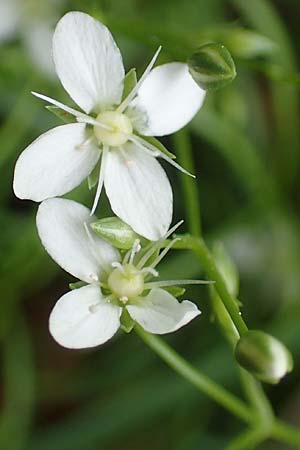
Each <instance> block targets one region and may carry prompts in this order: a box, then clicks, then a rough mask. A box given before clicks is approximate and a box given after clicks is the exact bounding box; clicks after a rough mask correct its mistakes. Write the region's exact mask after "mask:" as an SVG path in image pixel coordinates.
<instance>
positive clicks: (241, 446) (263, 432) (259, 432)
mask: <svg viewBox="0 0 300 450" xmlns="http://www.w3.org/2000/svg"><path fill="white" fill-rule="evenodd" d="M268 437H269V430H267V429H266V428H265V427H261V428H253V429H252V428H250V429H248V430H246V431H244V432H243V433H241V434H239V435H238V436H237V437H236V438H235V439H234V440H233V441H232V442H231V443H230V444H229V445H228V446H227V447H226V449H225V450H246V449H248V450H249V449H253V448H256V447H255V446H256V445H258V444H260V443H261V442H262V441H264V440H265V439H267V438H268Z"/></svg>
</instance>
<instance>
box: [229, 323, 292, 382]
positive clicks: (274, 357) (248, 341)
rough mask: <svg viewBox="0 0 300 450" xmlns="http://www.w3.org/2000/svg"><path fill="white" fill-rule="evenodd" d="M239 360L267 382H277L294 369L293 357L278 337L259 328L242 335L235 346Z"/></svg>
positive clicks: (243, 365)
mask: <svg viewBox="0 0 300 450" xmlns="http://www.w3.org/2000/svg"><path fill="white" fill-rule="evenodd" d="M235 358H236V360H237V362H238V363H239V364H240V366H242V367H243V368H244V369H246V370H248V372H250V373H252V375H254V376H255V377H256V378H258V379H259V380H261V381H264V382H265V383H270V384H277V383H278V382H279V381H280V380H281V378H283V377H284V376H285V375H286V374H287V373H289V372H291V371H292V370H293V365H294V363H293V357H292V355H291V353H290V352H289V350H288V349H287V348H286V347H285V345H283V344H282V342H280V341H279V340H278V339H276V338H274V337H273V336H271V335H269V334H267V333H264V332H263V331H259V330H249V331H247V332H246V333H245V334H243V335H242V337H241V338H240V340H239V341H238V343H237V345H236V348H235Z"/></svg>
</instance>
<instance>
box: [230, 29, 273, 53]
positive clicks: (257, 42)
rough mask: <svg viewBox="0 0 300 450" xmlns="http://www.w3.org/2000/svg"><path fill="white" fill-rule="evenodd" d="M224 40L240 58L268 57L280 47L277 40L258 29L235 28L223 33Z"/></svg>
mask: <svg viewBox="0 0 300 450" xmlns="http://www.w3.org/2000/svg"><path fill="white" fill-rule="evenodd" d="M222 40H223V42H224V43H225V44H226V45H227V47H228V48H229V49H230V51H231V53H232V54H233V55H234V56H236V57H238V58H245V59H250V58H257V57H260V56H263V57H266V56H270V55H272V54H274V53H275V52H276V51H277V49H278V47H277V46H276V44H275V42H273V41H272V40H271V39H269V38H268V37H266V36H263V35H262V34H259V33H257V32H256V31H252V30H247V29H245V28H235V29H231V30H229V31H227V32H225V33H224V34H223V35H222Z"/></svg>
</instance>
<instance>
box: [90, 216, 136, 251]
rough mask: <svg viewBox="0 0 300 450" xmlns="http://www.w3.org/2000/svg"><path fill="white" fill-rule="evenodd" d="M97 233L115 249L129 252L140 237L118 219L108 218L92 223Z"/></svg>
mask: <svg viewBox="0 0 300 450" xmlns="http://www.w3.org/2000/svg"><path fill="white" fill-rule="evenodd" d="M91 228H92V229H93V230H94V231H95V233H96V234H97V235H98V236H100V237H102V238H103V239H105V240H106V241H108V242H109V243H110V244H112V245H113V246H114V247H117V248H120V249H122V250H129V249H130V248H131V247H132V246H133V244H134V242H135V241H136V239H140V236H139V235H138V234H137V233H135V232H134V231H133V229H132V228H131V227H130V226H129V225H127V223H125V222H123V221H122V220H121V219H119V218H118V217H106V218H104V219H100V220H97V222H93V223H91Z"/></svg>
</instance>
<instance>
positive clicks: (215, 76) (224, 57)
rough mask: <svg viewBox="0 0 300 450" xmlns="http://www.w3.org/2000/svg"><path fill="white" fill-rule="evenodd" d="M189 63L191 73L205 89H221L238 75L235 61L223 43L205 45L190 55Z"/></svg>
mask: <svg viewBox="0 0 300 450" xmlns="http://www.w3.org/2000/svg"><path fill="white" fill-rule="evenodd" d="M187 63H188V66H189V71H190V74H191V75H192V77H193V78H194V80H195V81H196V83H197V84H198V85H199V86H200V87H201V88H202V89H204V90H211V89H219V88H221V87H223V86H225V85H226V84H228V83H230V82H231V81H232V80H234V78H235V77H236V69H235V64H234V61H233V59H232V57H231V55H230V53H229V51H228V50H227V48H226V47H224V45H221V44H216V43H211V44H206V45H203V46H202V47H200V48H199V49H198V50H196V51H195V52H194V53H193V54H192V55H191V56H190V57H189V59H188V61H187Z"/></svg>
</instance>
